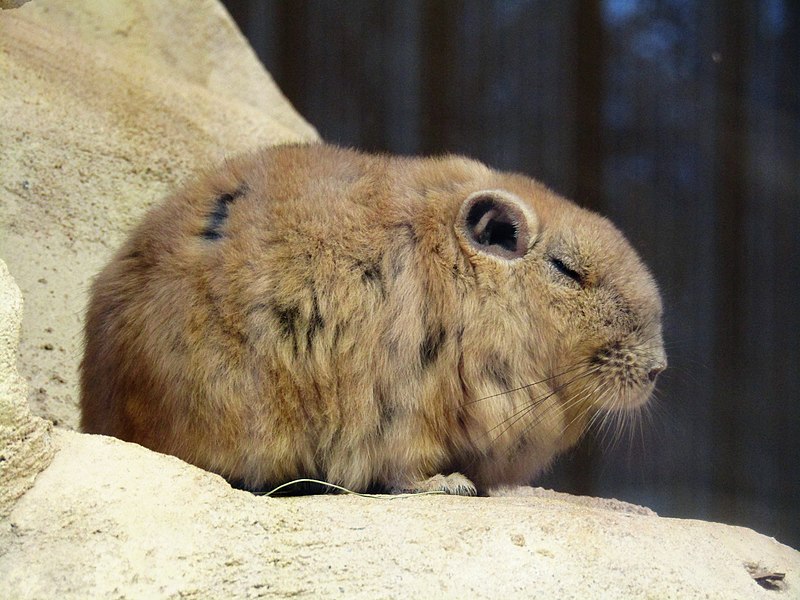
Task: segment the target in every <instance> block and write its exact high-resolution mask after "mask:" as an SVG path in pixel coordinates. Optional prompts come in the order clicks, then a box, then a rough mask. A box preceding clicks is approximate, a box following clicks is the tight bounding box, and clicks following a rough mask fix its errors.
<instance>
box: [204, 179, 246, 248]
mask: <svg viewBox="0 0 800 600" xmlns="http://www.w3.org/2000/svg"><path fill="white" fill-rule="evenodd" d="M245 191H246V188H245V186H244V185H242V186H239V188H238V189H236V191H234V192H233V193H230V194H222V195H221V196H217V198H216V199H215V200H214V209H213V210H212V211H211V214H209V215H208V223H206V228H205V229H204V230H203V231H202V232H201V233H200V235H201V236H202V237H203V238H205V239H207V240H218V239H220V238H221V237H222V231H221V229H222V226H223V225H224V224H225V221H227V220H228V211H229V208H230V205H231V204H232V203H233V202H234V200H236V199H237V198H240V197H241V196H243V195H244V193H245Z"/></svg>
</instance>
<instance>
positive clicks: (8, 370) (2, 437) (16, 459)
mask: <svg viewBox="0 0 800 600" xmlns="http://www.w3.org/2000/svg"><path fill="white" fill-rule="evenodd" d="M21 320H22V296H21V294H20V291H19V288H18V287H17V284H16V283H14V280H13V279H12V278H11V275H10V274H9V272H8V268H7V267H6V264H5V263H4V262H3V261H2V260H0V517H4V516H5V515H7V514H8V512H9V511H10V510H11V507H12V506H13V505H14V502H15V501H16V500H17V498H19V497H20V496H21V495H22V494H23V493H24V492H25V491H26V490H27V489H28V488H30V487H31V485H33V480H34V478H35V477H36V475H37V474H38V473H39V472H40V471H41V470H42V469H44V468H45V467H46V466H47V465H48V464H49V463H50V460H51V459H52V457H53V448H52V445H51V443H50V428H51V425H50V423H49V422H48V421H45V420H44V419H40V418H37V417H34V416H32V415H31V413H30V410H29V409H28V398H27V386H26V385H25V383H24V382H23V381H22V378H21V377H20V376H19V375H18V374H17V368H16V361H17V347H18V344H19V330H20V321H21Z"/></svg>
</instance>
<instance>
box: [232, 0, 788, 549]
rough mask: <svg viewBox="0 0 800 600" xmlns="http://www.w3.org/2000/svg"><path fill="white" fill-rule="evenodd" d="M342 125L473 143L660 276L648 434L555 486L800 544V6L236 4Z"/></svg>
mask: <svg viewBox="0 0 800 600" xmlns="http://www.w3.org/2000/svg"><path fill="white" fill-rule="evenodd" d="M226 5H227V6H228V8H229V10H230V11H231V14H232V15H233V17H234V18H235V19H236V20H237V21H238V23H239V24H240V26H241V28H242V30H243V32H244V33H245V35H247V36H248V38H250V41H251V43H252V45H253V47H254V49H255V51H256V52H257V53H258V55H259V57H260V58H261V60H262V61H263V62H264V64H265V65H266V67H267V69H268V70H269V71H270V72H271V73H272V75H273V76H274V77H275V79H276V81H277V83H278V85H279V86H280V88H281V89H282V90H283V91H284V93H285V94H286V95H287V96H288V97H289V100H290V101H291V102H292V103H293V104H294V105H295V107H297V109H298V110H299V111H300V112H301V113H302V114H303V115H304V116H305V117H306V118H307V119H308V120H309V121H310V122H311V123H312V124H313V125H315V126H316V127H317V128H318V130H319V132H320V134H321V135H322V137H323V138H324V139H326V140H327V141H330V142H336V143H339V144H343V145H346V146H354V147H358V148H362V149H365V150H381V151H389V152H393V153H402V154H430V153H442V152H458V153H464V154H467V155H470V156H472V157H475V158H478V159H480V160H482V161H484V162H486V163H488V164H490V165H492V166H494V167H498V168H502V169H508V170H515V171H522V172H524V173H527V174H529V175H531V176H533V177H536V178H538V179H540V180H542V181H544V182H545V183H547V184H548V185H549V186H550V187H552V188H554V189H555V190H557V191H558V192H560V193H562V194H564V195H566V196H568V197H570V198H573V199H575V200H576V201H577V202H578V203H580V204H582V205H584V206H587V207H590V208H593V209H596V210H598V211H600V212H602V213H604V214H606V215H608V216H610V217H611V218H612V220H614V221H615V222H616V223H617V224H618V225H619V226H620V227H621V228H622V229H623V231H625V232H626V234H627V235H628V237H629V238H630V239H631V241H632V243H633V244H634V246H635V247H636V248H637V249H638V250H639V251H640V252H641V253H642V255H643V257H644V259H645V260H646V262H647V263H648V264H649V265H650V266H651V268H652V269H653V271H654V273H655V275H656V278H657V279H658V280H659V282H660V284H661V287H662V291H663V295H664V299H665V304H666V312H667V316H666V323H665V327H666V339H667V347H668V352H669V355H670V369H668V371H667V372H666V373H664V374H663V375H662V376H661V378H660V383H659V386H658V387H659V391H658V402H657V405H656V407H655V409H654V410H653V411H652V412H651V416H652V419H651V422H650V424H649V425H648V427H647V428H646V429H645V432H644V436H643V437H640V436H639V434H638V432H634V433H635V435H632V436H630V439H625V440H623V442H622V443H620V444H618V445H616V446H614V447H611V444H610V443H609V441H608V440H606V441H605V442H604V441H603V440H601V439H596V437H597V436H596V437H593V438H590V439H587V440H586V441H585V443H583V444H582V446H581V447H580V448H579V449H577V450H576V451H574V452H573V453H571V454H570V455H567V456H565V457H563V458H562V459H560V460H559V462H558V464H557V465H556V468H555V469H554V471H553V472H552V473H551V474H549V475H548V476H547V477H545V478H544V479H543V480H542V481H539V482H537V483H538V484H540V485H545V486H549V487H554V488H556V489H559V490H564V491H571V492H574V493H581V494H593V495H598V496H612V497H617V498H620V499H624V500H628V501H632V502H636V503H641V504H645V505H647V506H650V507H652V508H653V509H655V510H656V511H657V512H659V513H660V514H662V515H667V516H680V517H693V518H703V519H712V520H717V521H723V522H727V523H735V524H742V525H747V526H749V527H753V528H755V529H756V530H758V531H760V532H762V533H766V534H769V535H773V536H775V537H777V538H778V539H779V540H780V541H783V542H785V543H788V544H790V545H793V546H794V547H800V508H799V507H800V302H799V301H798V298H800V293H799V292H800V242H799V241H798V240H799V239H800V235H798V232H797V229H798V226H800V6H799V3H798V2H797V1H796V0H764V1H752V2H745V1H742V0H710V1H708V0H662V1H655V0H653V1H644V0H642V1H636V0H607V1H604V2H597V1H582V2H578V1H577V0H553V1H546V0H539V1H535V0H530V1H524V0H518V1H513V0H506V1H498V2H489V1H479V0H475V1H456V0H452V1H427V2H423V1H421V0H404V1H378V0H374V1H366V0H358V1H347V2H344V1H342V2H337V1H321V0H320V1H298V0H271V1H270V0H268V1H257V0H227V1H226Z"/></svg>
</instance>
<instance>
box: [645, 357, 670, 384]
mask: <svg viewBox="0 0 800 600" xmlns="http://www.w3.org/2000/svg"><path fill="white" fill-rule="evenodd" d="M666 368H667V361H666V360H663V361H659V362H657V363H655V364H654V365H653V366H652V367H650V371H648V373H647V378H648V379H649V380H650V381H655V380H656V377H658V374H659V373H661V371H663V370H664V369H666Z"/></svg>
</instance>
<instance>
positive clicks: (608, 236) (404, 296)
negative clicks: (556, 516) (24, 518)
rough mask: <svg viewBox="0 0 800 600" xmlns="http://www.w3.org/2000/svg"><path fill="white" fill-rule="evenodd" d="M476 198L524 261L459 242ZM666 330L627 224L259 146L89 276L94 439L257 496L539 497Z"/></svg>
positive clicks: (336, 158)
mask: <svg viewBox="0 0 800 600" xmlns="http://www.w3.org/2000/svg"><path fill="white" fill-rule="evenodd" d="M481 190H488V191H487V192H485V194H483V195H480V194H479V195H478V198H481V197H482V196H487V197H490V198H495V199H496V201H497V202H500V203H504V204H503V205H504V206H508V207H509V210H510V211H511V212H512V213H513V214H514V215H516V216H517V217H520V219H521V221H522V222H516V225H515V226H516V228H517V229H518V230H519V231H520V232H521V233H520V234H519V235H520V236H527V242H526V246H525V247H524V248H522V249H521V254H522V256H521V257H509V256H505V255H504V256H499V255H498V253H496V252H495V253H492V252H489V251H485V248H484V247H483V246H481V245H479V244H476V243H475V242H474V241H471V240H470V237H469V228H468V227H467V226H465V224H464V211H466V210H467V208H464V209H462V206H466V205H465V200H466V199H468V198H469V197H470V196H473V195H474V194H475V193H476V192H479V191H481ZM215 212H216V213H217V214H216V216H214V213H215ZM492 214H494V213H492ZM487 219H489V217H485V218H484V220H483V221H482V222H481V223H480V224H479V225H477V226H476V227H477V228H478V229H480V228H482V227H483V225H484V224H485V223H486V222H487ZM503 252H504V251H503ZM554 258H555V259H557V260H559V261H560V265H566V266H567V267H569V268H570V269H571V270H573V271H577V272H579V274H580V277H581V281H580V283H579V282H576V281H574V280H573V279H572V278H570V276H568V275H565V274H564V271H563V268H562V269H560V268H559V266H560V265H558V264H557V263H555V262H554ZM660 320H661V305H660V300H659V295H658V291H657V289H656V286H655V284H654V282H653V280H652V278H651V276H650V275H649V273H648V272H647V270H646V268H645V267H644V266H643V265H642V263H641V261H640V260H639V258H638V257H637V256H636V254H635V253H634V251H633V250H632V249H631V247H630V246H629V244H628V243H627V242H626V241H625V239H624V238H623V237H622V235H621V234H620V233H619V232H618V231H617V230H616V229H615V228H614V226H613V225H611V224H610V223H609V222H608V221H607V220H605V219H603V218H602V217H599V216H597V215H595V214H593V213H590V212H588V211H586V210H583V209H580V208H578V207H577V206H575V205H574V204H572V203H570V202H569V201H567V200H564V199H562V198H560V197H558V196H557V195H555V194H553V193H552V192H550V191H549V190H547V189H546V188H544V187H543V186H542V185H540V184H538V183H536V182H534V181H532V180H530V179H528V178H526V177H523V176H519V175H509V174H504V173H498V172H495V171H492V170H490V169H488V168H487V167H485V166H483V165H482V164H480V163H477V162H474V161H471V160H466V159H463V158H459V157H443V158H431V159H405V158H392V157H388V156H370V155H365V154H360V153H357V152H353V151H348V150H343V149H339V148H335V147H331V146H326V145H311V146H286V147H279V148H273V149H265V150H262V151H260V152H257V153H254V154H249V155H245V156H240V157H237V158H235V159H233V160H230V161H228V162H227V163H226V164H224V165H222V166H221V167H220V168H218V169H216V170H213V171H210V172H209V173H207V174H206V175H205V176H203V177H201V178H200V179H198V180H197V181H195V182H194V183H193V184H191V185H190V186H188V187H186V188H185V189H183V190H182V191H180V192H178V193H177V194H175V195H173V196H172V197H170V198H169V199H167V200H166V201H165V202H164V203H163V204H161V205H160V206H158V207H156V208H154V209H153V210H151V211H150V213H149V214H148V215H147V216H146V218H145V219H144V221H143V222H142V223H141V224H140V225H139V227H138V228H136V230H135V231H134V232H133V233H132V235H131V236H130V239H129V240H128V241H127V243H126V244H125V246H124V247H123V248H122V249H121V250H120V252H119V253H118V254H117V255H116V257H115V258H114V259H113V260H112V261H111V263H110V264H109V265H108V266H107V267H106V268H105V269H104V270H103V271H102V272H101V273H100V275H99V276H98V278H97V280H96V281H95V283H94V285H93V288H92V298H91V303H90V306H89V310H88V318H87V323H86V353H85V356H84V359H83V363H82V365H81V384H82V390H81V392H82V393H81V405H82V410H83V416H82V427H83V428H84V430H85V431H87V432H91V433H103V434H109V435H113V436H117V437H119V438H121V439H124V440H129V441H133V442H137V443H140V444H142V445H144V446H147V447H149V448H152V449H154V450H157V451H159V452H165V453H169V454H174V455H176V456H178V457H181V458H183V459H185V460H187V461H189V462H191V463H194V464H196V465H199V466H201V467H203V468H205V469H209V470H211V471H215V472H217V473H220V474H221V475H223V476H225V477H227V478H229V479H231V480H238V481H241V482H243V483H244V484H245V485H246V486H249V487H252V488H261V487H265V486H271V485H275V484H278V483H281V482H284V481H288V480H290V479H294V478H298V477H318V478H324V479H326V480H327V481H330V482H333V483H337V484H340V485H343V486H346V487H348V488H351V489H354V490H366V489H373V488H375V487H382V488H388V489H394V490H412V491H413V490H420V489H431V488H442V489H445V490H447V491H450V492H454V493H474V491H475V489H474V488H473V487H472V483H474V484H475V485H476V486H477V488H478V489H479V490H485V489H486V488H489V487H493V486H496V485H500V484H507V483H518V482H528V481H530V480H531V479H532V478H533V477H534V476H535V475H536V474H537V473H539V472H540V471H541V470H542V469H544V468H545V467H546V466H547V465H548V464H549V463H550V462H551V460H552V459H553V457H554V456H556V455H557V454H558V453H560V452H562V451H564V450H565V449H567V448H569V447H570V446H572V445H574V444H575V443H576V441H577V440H578V438H579V437H580V435H581V434H582V433H583V431H584V430H585V428H586V426H587V422H588V420H589V419H590V418H592V415H594V414H595V412H596V410H597V409H603V410H627V409H630V408H632V407H635V406H638V405H641V404H643V403H645V402H646V401H647V399H648V397H649V395H650V393H651V391H652V386H653V383H652V381H651V379H654V377H655V374H657V373H658V372H659V371H660V370H662V369H663V368H664V367H665V366H666V362H665V361H666V359H665V357H664V351H663V348H662V342H661V324H660ZM580 364H583V366H580ZM576 365H579V366H577V367H576ZM570 369H572V370H570ZM589 369H592V371H591V373H589V372H588V370H589ZM565 371H568V372H567V373H564V372H565ZM537 382H541V383H537ZM528 384H534V385H529V387H525V388H523V389H520V390H518V391H514V392H509V390H511V389H514V388H518V387H520V386H523V385H528ZM554 391H555V393H551V392H554ZM504 392H508V393H504ZM548 394H549V395H548ZM487 397H488V398H487ZM456 471H458V472H460V473H462V474H463V475H459V474H453V475H451V476H450V477H442V476H441V475H440V476H438V477H435V478H434V476H436V475H437V474H439V473H445V474H448V473H455V472H456ZM429 478H432V479H429ZM470 480H471V481H470ZM471 482H472V483H471Z"/></svg>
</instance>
